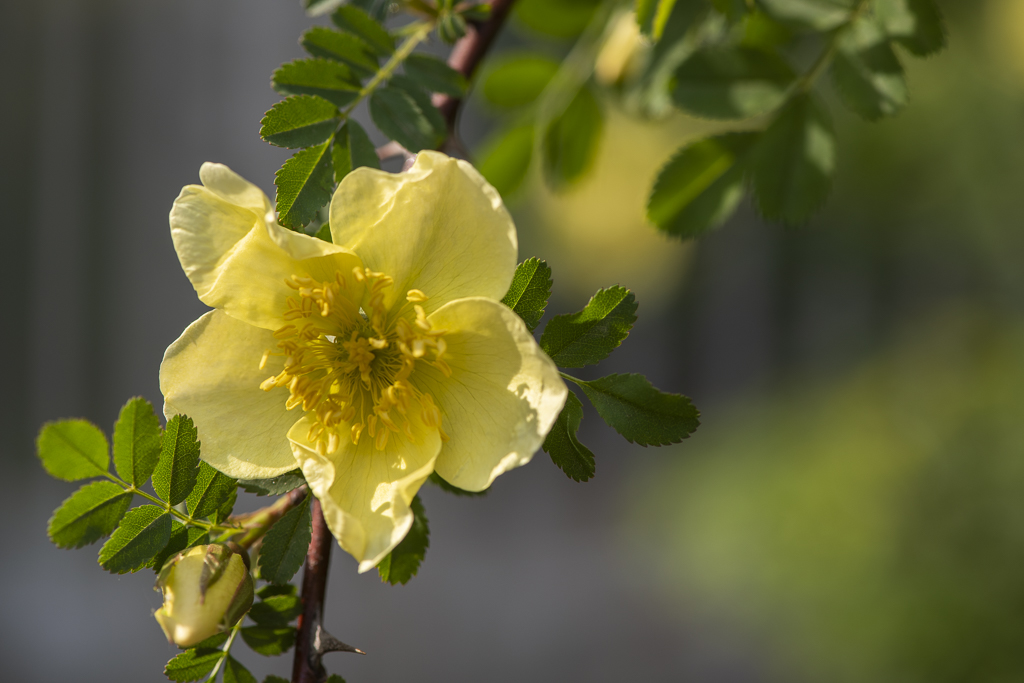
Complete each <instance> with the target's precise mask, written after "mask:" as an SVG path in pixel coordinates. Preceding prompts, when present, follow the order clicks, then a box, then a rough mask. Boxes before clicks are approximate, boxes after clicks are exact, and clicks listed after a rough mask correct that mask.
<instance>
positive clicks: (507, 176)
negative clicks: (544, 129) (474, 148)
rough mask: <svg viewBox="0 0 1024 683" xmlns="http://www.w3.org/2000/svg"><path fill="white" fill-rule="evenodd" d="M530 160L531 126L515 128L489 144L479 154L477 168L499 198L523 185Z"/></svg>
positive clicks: (531, 149) (506, 195)
mask: <svg viewBox="0 0 1024 683" xmlns="http://www.w3.org/2000/svg"><path fill="white" fill-rule="evenodd" d="M532 158H533V124H532V123H528V124H526V125H523V126H516V127H514V128H510V129H508V130H506V131H504V132H503V133H501V134H500V135H499V136H498V137H497V138H496V139H494V140H491V141H490V142H488V143H487V144H486V145H485V146H484V149H483V150H482V151H481V153H480V161H479V163H478V165H477V168H478V169H479V171H480V174H481V175H483V177H484V178H486V179H487V182H489V183H490V184H491V185H493V186H494V189H496V190H497V191H498V192H499V193H500V194H501V196H502V197H508V196H509V195H511V194H512V193H513V192H515V191H516V190H517V189H519V186H520V185H522V183H523V180H524V179H525V178H526V173H527V172H528V171H529V170H530V160H531V159H532Z"/></svg>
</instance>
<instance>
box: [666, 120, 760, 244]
mask: <svg viewBox="0 0 1024 683" xmlns="http://www.w3.org/2000/svg"><path fill="white" fill-rule="evenodd" d="M756 140H757V134H756V133H726V134H725V135H718V136H715V137H712V138H707V139H705V140H698V141H696V142H693V143H691V144H689V145H686V146H685V147H683V148H682V149H681V150H679V152H677V153H676V155H675V156H674V157H672V159H670V160H669V162H668V163H667V164H665V166H664V168H662V169H661V171H660V172H659V173H658V178H657V180H655V181H654V187H653V188H652V190H651V196H650V199H648V200H647V218H648V220H650V221H651V222H652V223H654V224H655V225H657V226H658V228H659V229H661V230H662V231H664V232H667V233H669V234H670V235H674V236H676V237H680V238H682V239H688V238H691V237H696V236H698V235H701V234H703V233H704V232H706V231H708V230H710V229H712V228H716V227H718V226H719V225H721V224H722V223H723V222H724V221H725V220H726V219H727V218H728V217H729V216H731V215H732V213H733V211H735V210H736V205H737V204H739V201H740V199H742V198H743V179H744V173H745V171H746V161H747V152H749V151H750V149H751V147H752V146H753V144H754V143H755V142H756Z"/></svg>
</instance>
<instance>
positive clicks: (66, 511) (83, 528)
mask: <svg viewBox="0 0 1024 683" xmlns="http://www.w3.org/2000/svg"><path fill="white" fill-rule="evenodd" d="M131 502H132V494H131V493H127V492H126V491H125V490H124V489H123V488H121V487H120V486H118V485H117V484H115V483H113V482H110V481H97V482H93V483H91V484H86V485H85V486H83V487H82V488H80V489H78V490H77V491H75V492H74V493H73V494H72V495H71V497H70V498H68V499H67V500H65V501H64V502H63V503H62V504H61V506H60V507H59V508H57V510H56V511H54V513H53V517H51V518H50V522H49V524H48V525H47V529H46V533H47V535H49V537H50V540H51V541H53V543H54V545H56V546H57V547H58V548H81V547H82V546H84V545H89V544H90V543H95V542H96V541H98V540H99V539H100V538H101V537H103V536H106V535H107V534H109V533H110V532H111V531H113V530H114V528H115V527H116V526H117V523H118V522H120V521H121V518H122V517H124V513H125V512H126V511H127V510H128V506H129V505H131Z"/></svg>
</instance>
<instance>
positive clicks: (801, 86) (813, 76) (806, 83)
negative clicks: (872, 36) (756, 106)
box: [793, 0, 872, 93]
mask: <svg viewBox="0 0 1024 683" xmlns="http://www.w3.org/2000/svg"><path fill="white" fill-rule="evenodd" d="M871 2H872V0H860V3H859V4H858V5H857V6H856V7H854V8H853V11H852V12H850V18H849V19H847V20H846V21H845V22H844V23H843V25H842V26H840V27H839V28H837V29H836V30H835V32H834V33H833V34H832V36H831V37H830V38H829V40H828V45H827V46H826V47H825V49H824V50H822V52H821V54H820V55H818V58H817V59H816V60H814V64H812V65H811V68H810V69H808V70H807V72H806V73H805V74H804V75H803V76H801V77H800V78H799V79H797V81H796V83H794V84H793V93H804V92H807V91H808V90H810V89H811V88H812V87H813V86H814V83H815V81H817V80H818V78H819V77H820V76H821V74H823V73H825V69H827V68H828V65H829V64H831V63H832V60H833V59H834V58H835V56H836V53H837V52H838V51H839V34H840V33H842V31H843V29H845V28H846V27H847V26H849V25H850V24H852V23H853V22H855V21H857V19H858V17H860V15H861V14H863V13H864V11H865V10H867V8H868V5H870V4H871Z"/></svg>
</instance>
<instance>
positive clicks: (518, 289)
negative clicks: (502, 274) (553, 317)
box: [501, 257, 551, 332]
mask: <svg viewBox="0 0 1024 683" xmlns="http://www.w3.org/2000/svg"><path fill="white" fill-rule="evenodd" d="M550 296H551V267H550V266H549V265H548V263H547V261H543V260H541V259H539V258H535V257H531V258H528V259H526V260H525V261H523V262H522V263H520V264H519V265H518V266H516V272H515V274H514V275H513V276H512V284H511V285H509V288H508V292H507V293H506V294H505V296H504V298H502V300H501V303H503V304H505V305H506V306H508V307H509V308H511V309H512V310H513V311H515V313H516V314H517V315H518V316H519V317H520V318H522V319H523V322H524V323H526V327H527V328H528V329H529V330H530V331H531V332H533V331H534V330H535V329H536V328H537V325H539V324H540V319H541V318H542V317H544V309H545V308H547V305H548V298H549V297H550Z"/></svg>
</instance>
